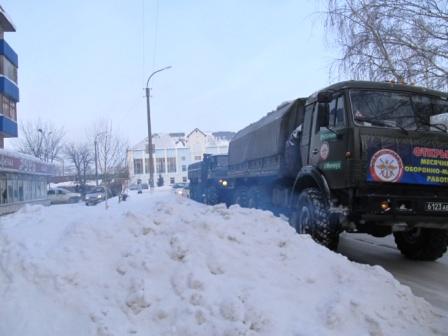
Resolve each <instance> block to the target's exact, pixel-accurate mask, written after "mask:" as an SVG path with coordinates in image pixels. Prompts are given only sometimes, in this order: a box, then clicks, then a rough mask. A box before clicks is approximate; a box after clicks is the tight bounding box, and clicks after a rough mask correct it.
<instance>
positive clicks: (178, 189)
mask: <svg viewBox="0 0 448 336" xmlns="http://www.w3.org/2000/svg"><path fill="white" fill-rule="evenodd" d="M172 188H173V190H174V192H175V193H176V194H178V195H181V196H186V197H188V196H189V194H190V191H189V184H188V183H175V184H173V187H172Z"/></svg>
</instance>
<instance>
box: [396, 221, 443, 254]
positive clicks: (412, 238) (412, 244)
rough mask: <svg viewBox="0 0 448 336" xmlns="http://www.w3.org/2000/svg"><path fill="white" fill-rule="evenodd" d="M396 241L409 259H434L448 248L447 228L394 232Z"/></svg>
mask: <svg viewBox="0 0 448 336" xmlns="http://www.w3.org/2000/svg"><path fill="white" fill-rule="evenodd" d="M394 237H395V243H396V244H397V247H398V249H399V250H400V252H401V253H402V254H403V255H404V256H405V257H406V258H409V259H413V260H425V261H434V260H436V259H439V258H440V257H442V256H443V254H444V253H445V252H446V250H447V245H448V233H447V231H446V230H438V229H424V228H415V229H412V230H410V231H405V232H394Z"/></svg>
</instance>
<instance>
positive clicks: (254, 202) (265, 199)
mask: <svg viewBox="0 0 448 336" xmlns="http://www.w3.org/2000/svg"><path fill="white" fill-rule="evenodd" d="M268 205H269V195H268V193H267V191H266V190H265V189H263V188H261V187H250V188H249V190H248V192H247V207H248V208H254V209H267V208H268Z"/></svg>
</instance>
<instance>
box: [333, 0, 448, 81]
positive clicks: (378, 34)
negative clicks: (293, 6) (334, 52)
mask: <svg viewBox="0 0 448 336" xmlns="http://www.w3.org/2000/svg"><path fill="white" fill-rule="evenodd" d="M327 1H328V11H327V19H326V27H327V30H328V31H329V32H331V33H335V34H336V43H337V45H338V46H339V47H340V49H341V53H342V57H341V58H340V59H339V60H338V61H337V62H336V64H337V65H338V66H339V71H340V73H350V74H351V75H352V76H354V77H355V78H356V79H369V80H396V81H406V82H415V83H419V84H422V85H425V86H428V87H432V88H436V89H441V90H444V89H447V88H448V35H447V32H448V0H327Z"/></svg>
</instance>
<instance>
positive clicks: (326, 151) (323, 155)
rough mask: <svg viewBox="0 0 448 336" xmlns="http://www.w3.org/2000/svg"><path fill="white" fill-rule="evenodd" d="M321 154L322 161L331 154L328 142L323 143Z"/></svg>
mask: <svg viewBox="0 0 448 336" xmlns="http://www.w3.org/2000/svg"><path fill="white" fill-rule="evenodd" d="M319 153H320V158H321V159H322V160H326V159H327V158H328V155H329V154H330V146H329V145H328V142H323V143H322V145H321V146H320V151H319Z"/></svg>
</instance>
